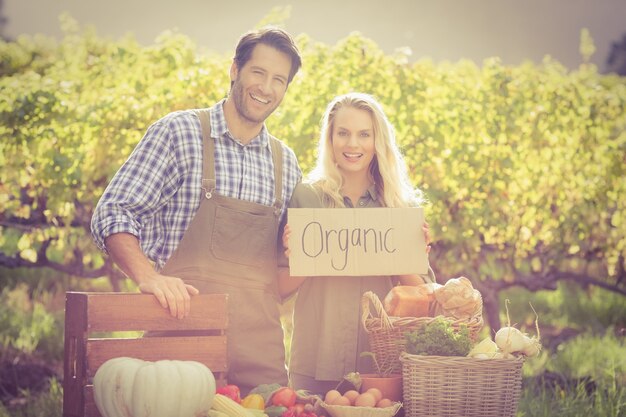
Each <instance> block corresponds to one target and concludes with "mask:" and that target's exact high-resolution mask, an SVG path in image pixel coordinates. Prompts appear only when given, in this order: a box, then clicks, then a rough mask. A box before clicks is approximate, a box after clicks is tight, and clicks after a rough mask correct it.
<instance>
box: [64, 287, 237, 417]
mask: <svg viewBox="0 0 626 417" xmlns="http://www.w3.org/2000/svg"><path fill="white" fill-rule="evenodd" d="M191 300H192V301H191V314H190V316H188V317H186V318H185V319H183V320H178V319H176V318H173V317H171V316H170V315H169V311H168V310H166V309H164V308H162V307H161V306H160V305H159V303H158V302H157V301H156V298H155V297H154V296H153V295H151V294H139V293H91V292H88V293H85V292H68V293H67V294H66V305H65V307H66V310H65V363H64V382H63V388H64V397H63V416H64V417H84V416H88V417H102V416H100V414H99V413H98V410H97V408H96V406H95V403H94V400H93V387H92V386H91V385H90V383H91V379H92V378H93V375H94V374H95V372H96V371H97V369H98V367H100V366H101V365H102V363H104V362H105V361H107V360H108V359H111V358H114V357H119V356H129V357H135V358H140V359H143V360H148V361H156V360H162V359H177V360H194V361H197V362H201V363H203V364H205V365H206V366H207V367H208V368H209V369H211V371H212V372H213V375H214V376H215V379H216V384H217V386H222V385H225V384H226V383H227V380H226V372H227V370H228V362H227V350H226V349H227V346H226V345H227V338H226V335H225V330H226V329H227V328H228V309H227V303H228V296H227V295H226V294H200V295H196V296H193V297H192V299H191ZM199 330H200V331H202V332H201V333H200V334H203V336H198V335H197V334H198V333H199V332H198V331H199ZM124 331H152V332H159V331H165V332H167V331H174V332H172V333H166V335H165V336H163V335H162V334H159V335H158V337H157V335H156V334H154V333H152V334H151V337H142V338H108V339H99V338H96V337H97V336H98V335H91V337H90V333H94V332H124ZM184 331H189V332H188V333H186V334H185V333H183V332H184ZM190 333H191V334H192V335H190ZM207 334H208V335H207Z"/></svg>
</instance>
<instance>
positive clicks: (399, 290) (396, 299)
mask: <svg viewBox="0 0 626 417" xmlns="http://www.w3.org/2000/svg"><path fill="white" fill-rule="evenodd" d="M435 288H436V284H434V285H433V284H422V285H416V286H412V285H399V286H397V287H393V289H392V290H391V291H389V293H387V296H386V297H385V299H384V300H383V306H384V308H385V311H386V312H387V314H388V315H390V316H394V317H429V316H432V314H431V303H432V302H433V301H434V300H435V295H434V289H435Z"/></svg>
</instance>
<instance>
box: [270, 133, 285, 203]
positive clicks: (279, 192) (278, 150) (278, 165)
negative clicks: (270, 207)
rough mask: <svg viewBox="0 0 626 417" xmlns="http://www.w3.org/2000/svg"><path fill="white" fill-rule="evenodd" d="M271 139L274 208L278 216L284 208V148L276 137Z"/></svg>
mask: <svg viewBox="0 0 626 417" xmlns="http://www.w3.org/2000/svg"><path fill="white" fill-rule="evenodd" d="M269 137H270V147H271V149H272V161H273V162H274V197H275V200H274V208H275V209H276V213H277V215H278V214H279V213H280V211H281V209H282V208H283V147H282V144H281V142H280V141H279V140H278V139H276V138H275V137H274V136H272V135H269Z"/></svg>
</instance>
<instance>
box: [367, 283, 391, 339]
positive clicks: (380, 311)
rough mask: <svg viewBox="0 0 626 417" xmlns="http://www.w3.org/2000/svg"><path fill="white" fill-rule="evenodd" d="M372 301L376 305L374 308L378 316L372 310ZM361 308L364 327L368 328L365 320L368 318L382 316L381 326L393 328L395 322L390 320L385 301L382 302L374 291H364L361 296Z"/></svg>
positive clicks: (386, 328)
mask: <svg viewBox="0 0 626 417" xmlns="http://www.w3.org/2000/svg"><path fill="white" fill-rule="evenodd" d="M370 303H372V304H373V305H374V309H375V310H376V316H374V315H373V314H372V313H371V311H370ZM361 310H362V311H363V313H362V315H361V322H362V324H363V327H364V328H365V329H367V326H366V325H365V322H366V321H367V320H368V319H375V318H377V317H380V322H381V326H382V328H383V329H385V330H390V329H392V328H393V324H392V323H391V320H389V315H387V312H386V311H385V308H384V307H383V303H381V302H380V298H378V296H377V295H376V294H374V293H373V292H372V291H367V292H365V293H363V297H362V298H361Z"/></svg>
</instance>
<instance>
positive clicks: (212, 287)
mask: <svg viewBox="0 0 626 417" xmlns="http://www.w3.org/2000/svg"><path fill="white" fill-rule="evenodd" d="M197 114H198V117H199V118H200V122H201V125H202V136H203V143H204V145H203V162H202V164H203V165H202V170H203V174H202V178H203V180H202V189H203V192H202V200H201V202H200V207H199V208H198V212H197V213H196V215H195V217H194V218H193V220H192V221H191V223H190V225H189V227H188V228H187V231H186V232H185V234H184V236H183V239H182V240H181V242H180V243H179V245H178V247H177V249H176V251H175V252H174V254H173V255H172V257H171V258H170V259H169V260H168V261H167V263H166V264H165V266H164V267H163V271H162V273H164V274H166V275H170V276H176V277H179V278H181V279H183V280H184V281H185V282H186V283H188V284H191V285H193V286H195V287H196V288H198V289H199V290H200V292H201V293H227V294H228V295H229V297H228V306H229V327H228V330H227V333H226V334H227V337H228V366H229V371H228V383H230V384H236V385H238V386H239V388H240V389H241V391H242V393H246V392H248V391H249V390H250V389H252V388H253V387H255V386H256V385H259V384H262V383H274V382H275V383H279V384H281V385H286V384H287V372H286V369H285V348H284V344H283V331H282V328H281V323H280V313H279V311H278V299H279V298H278V289H277V288H278V287H277V266H276V250H277V247H276V243H277V234H278V219H279V214H280V209H281V206H282V202H281V198H280V197H281V196H282V147H281V145H280V143H279V141H278V140H277V139H275V138H273V137H271V136H270V145H271V150H272V160H273V163H274V178H275V195H276V196H277V197H276V200H275V203H274V206H264V205H262V204H258V203H253V202H249V201H243V200H238V199H235V198H230V197H224V196H221V195H218V194H217V193H216V192H215V184H216V181H215V161H214V147H215V144H214V140H213V138H211V136H210V122H209V112H208V110H198V111H197Z"/></svg>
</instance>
